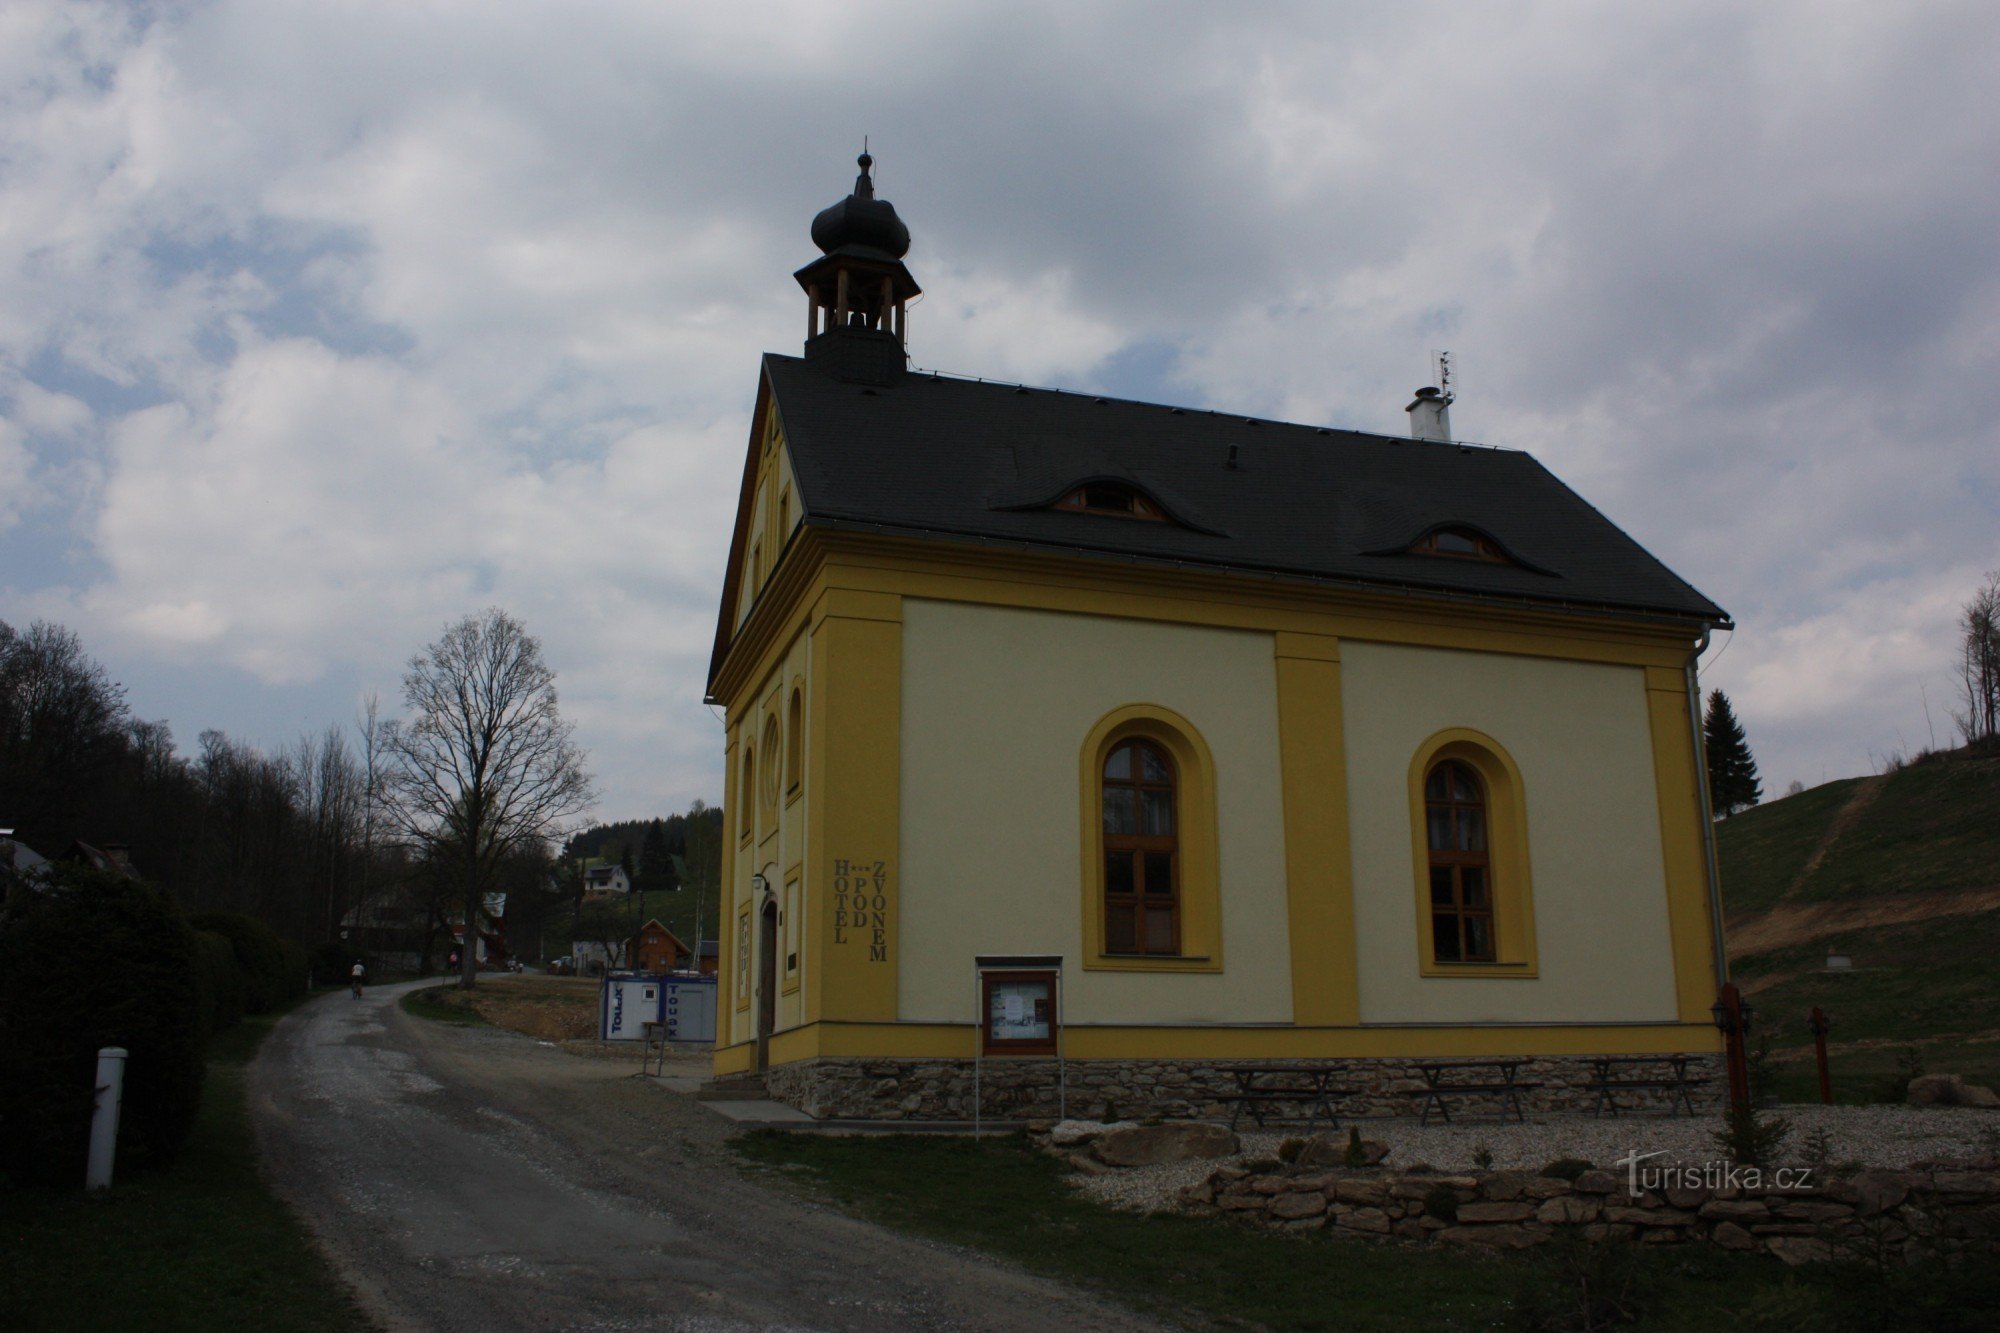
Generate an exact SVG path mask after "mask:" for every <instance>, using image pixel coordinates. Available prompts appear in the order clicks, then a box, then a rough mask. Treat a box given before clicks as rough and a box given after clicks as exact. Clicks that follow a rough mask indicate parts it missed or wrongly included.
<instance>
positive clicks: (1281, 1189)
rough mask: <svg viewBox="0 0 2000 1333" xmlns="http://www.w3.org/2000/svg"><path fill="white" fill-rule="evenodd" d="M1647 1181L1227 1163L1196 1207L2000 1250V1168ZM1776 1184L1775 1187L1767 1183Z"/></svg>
mask: <svg viewBox="0 0 2000 1333" xmlns="http://www.w3.org/2000/svg"><path fill="white" fill-rule="evenodd" d="M1742 1179H1743V1178H1741V1177H1739V1178H1738V1183H1730V1182H1728V1181H1725V1180H1721V1179H1718V1180H1716V1181H1715V1183H1712V1184H1710V1183H1700V1184H1689V1185H1674V1186H1670V1187H1667V1188H1661V1189H1647V1188H1643V1187H1642V1188H1640V1189H1639V1191H1638V1192H1637V1193H1636V1194H1635V1193H1632V1192H1631V1191H1630V1189H1629V1185H1630V1183H1631V1182H1630V1180H1629V1178H1628V1177H1627V1176H1626V1175H1624V1174H1622V1173H1614V1172H1610V1171H1586V1172H1584V1173H1582V1174H1581V1175H1579V1176H1577V1177H1576V1179H1574V1180H1564V1179H1558V1178H1555V1177H1550V1176H1538V1175H1530V1174H1527V1173H1525V1172H1518V1171H1491V1172H1484V1173H1481V1174H1478V1175H1470V1176H1445V1175H1386V1174H1383V1173H1381V1172H1377V1171H1311V1170H1305V1171H1299V1170H1293V1169H1288V1168H1285V1167H1282V1166H1274V1167H1271V1168H1268V1169H1266V1170H1261V1171H1260V1170H1248V1169H1245V1168H1243V1167H1237V1166H1225V1167H1220V1168H1218V1169H1217V1170H1216V1171H1215V1172H1214V1173H1213V1174H1212V1175H1210V1176H1209V1178H1208V1179H1207V1180H1206V1181H1205V1182H1203V1183H1202V1184H1199V1185H1192V1186H1189V1187H1188V1188H1187V1189H1186V1190H1184V1191H1183V1192H1182V1202H1183V1204H1184V1206H1186V1207H1187V1208H1189V1209H1190V1210H1192V1211H1195V1212H1205V1213H1220V1214H1223V1215H1225V1216H1229V1217H1234V1218H1238V1219H1241V1220H1244V1221H1248V1222H1255V1223H1261V1224H1263V1225H1265V1226H1272V1227H1282V1228H1285V1229H1288V1230H1305V1229H1320V1228H1333V1229H1338V1230H1341V1231H1345V1232H1350V1233H1353V1234H1355V1235H1364V1236H1378V1237H1392V1236H1393V1237H1399V1238H1402V1239H1406V1240H1421V1241H1430V1240H1435V1241H1445V1242H1452V1243H1459V1244H1466V1245H1477V1246H1484V1247H1487V1248H1491V1249H1525V1248H1528V1247H1531V1246H1535V1245H1539V1244H1542V1243H1544V1242H1545V1241H1548V1240H1550V1239H1552V1238H1554V1237H1555V1236H1556V1235H1558V1234H1560V1233H1569V1234H1574V1235H1576V1236H1580V1237H1581V1238H1583V1239H1584V1240H1587V1241H1593V1242H1596V1241H1637V1242H1640V1243H1642V1244H1649V1245H1674V1244H1682V1243H1688V1242H1699V1243H1708V1244H1714V1245H1720V1246H1722V1247H1723V1248H1725V1249H1731V1250H1764V1251H1767V1252H1769V1253H1771V1254H1774V1255H1776V1256H1778V1257H1779V1258H1780V1259H1783V1260H1784V1261H1785V1262H1786V1263H1790V1264H1802V1263H1813V1262H1821V1261H1826V1260H1831V1259H1841V1258H1865V1259H1870V1260H1874V1261H1880V1260H1883V1259H1901V1260H1904V1261H1913V1260H1915V1259H1917V1258H1919V1257H1921V1256H1923V1255H1926V1254H1930V1253H1935V1252H1938V1251H1942V1250H1953V1249H1973V1250H1978V1251H1982V1252H1987V1253H2000V1167H1996V1165H1995V1164H1993V1163H1985V1164H1983V1165H1973V1166H1968V1167H1957V1168H1949V1169H1947V1168H1936V1169H1923V1170H1919V1169H1911V1170H1905V1171H1863V1172H1861V1173H1859V1174H1857V1175H1854V1176H1852V1177H1838V1176H1829V1175H1827V1174H1826V1173H1825V1172H1813V1173H1810V1176H1809V1182H1810V1183H1806V1184H1803V1185H1801V1184H1797V1183H1793V1182H1794V1181H1795V1177H1787V1178H1786V1181H1787V1184H1788V1185H1789V1187H1787V1188H1778V1187H1777V1182H1776V1181H1775V1180H1773V1179H1771V1178H1770V1177H1759V1178H1757V1180H1756V1182H1755V1183H1742ZM1766 1186H1768V1187H1766Z"/></svg>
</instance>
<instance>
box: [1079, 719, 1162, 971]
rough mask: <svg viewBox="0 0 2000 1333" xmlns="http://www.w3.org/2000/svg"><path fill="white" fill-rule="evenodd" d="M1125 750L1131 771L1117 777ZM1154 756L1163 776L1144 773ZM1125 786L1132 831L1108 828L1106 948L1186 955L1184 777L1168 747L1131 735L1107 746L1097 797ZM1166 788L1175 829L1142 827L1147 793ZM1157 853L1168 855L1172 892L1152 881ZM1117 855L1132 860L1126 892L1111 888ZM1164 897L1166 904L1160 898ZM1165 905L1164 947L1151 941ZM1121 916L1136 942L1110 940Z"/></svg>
mask: <svg viewBox="0 0 2000 1333" xmlns="http://www.w3.org/2000/svg"><path fill="white" fill-rule="evenodd" d="M1121 754H1129V755H1130V756H1131V760H1130V776H1128V777H1124V778H1114V777H1112V776H1111V775H1110V773H1109V771H1108V770H1109V769H1110V767H1111V763H1112V761H1113V760H1115V759H1116V758H1117V757H1118V756H1119V755H1121ZM1146 755H1151V756H1153V757H1154V759H1156V760H1157V761H1158V763H1159V764H1160V766H1161V767H1162V768H1164V769H1165V770H1166V777H1165V778H1164V779H1163V780H1152V781H1148V780H1147V778H1146V776H1145V765H1144V756H1146ZM1116 791H1124V792H1130V793H1131V794H1132V821H1133V826H1134V831H1133V832H1131V833H1113V832H1111V830H1110V829H1109V828H1108V827H1107V828H1106V829H1105V832H1104V874H1105V885H1104V903H1103V908H1104V952H1105V953H1106V954H1107V955H1109V956H1111V957H1115V958H1178V957H1180V956H1181V886H1180V878H1181V876H1180V859H1181V858H1180V826H1181V817H1180V782H1179V778H1178V765H1176V764H1175V763H1174V757H1173V755H1172V754H1170V753H1169V752H1168V750H1167V748H1166V746H1164V745H1162V744H1160V743H1159V742H1158V741H1155V740H1153V739H1152V738H1151V737H1149V736H1144V735H1135V736H1126V737H1123V738H1121V739H1120V740H1118V741H1117V742H1115V743H1114V744H1112V745H1111V747H1110V748H1109V749H1108V750H1106V751H1105V755H1104V767H1103V768H1102V769H1100V770H1099V772H1098V800H1099V801H1100V802H1101V806H1103V807H1108V806H1109V805H1110V803H1111V796H1112V793H1113V792H1116ZM1149 792H1150V793H1160V792H1164V793H1165V794H1166V797H1167V813H1168V819H1169V821H1170V825H1171V831H1170V832H1167V833H1144V832H1140V831H1138V830H1139V829H1140V828H1141V827H1143V824H1144V810H1145V803H1146V795H1147V793H1149ZM1154 856H1165V857H1166V858H1167V892H1166V893H1165V894H1164V895H1161V894H1158V893H1155V892H1152V891H1151V890H1150V889H1149V888H1148V886H1147V871H1148V865H1147V862H1148V859H1149V858H1151V857H1154ZM1114 859H1117V860H1123V861H1127V863H1128V864H1129V866H1130V875H1131V878H1130V879H1129V880H1128V881H1127V882H1128V883H1129V884H1131V885H1132V888H1131V891H1130V892H1127V893H1114V892H1113V891H1112V889H1111V865H1112V862H1113V860H1114ZM1161 897H1164V898H1165V899H1166V901H1165V902H1164V904H1163V903H1161V902H1159V901H1157V900H1158V899H1160V898H1161ZM1161 910H1164V911H1165V913H1166V917H1167V944H1166V947H1165V948H1160V949H1155V948H1151V947H1149V946H1148V943H1147V938H1148V936H1149V935H1150V934H1151V930H1150V928H1149V927H1150V919H1151V917H1152V916H1153V915H1154V914H1155V913H1156V912H1159V911H1161ZM1121 916H1129V917H1130V918H1131V921H1130V930H1131V937H1132V947H1131V948H1129V949H1115V948H1113V947H1112V944H1111V940H1112V938H1113V937H1114V935H1116V934H1117V933H1118V932H1117V931H1115V930H1114V929H1113V923H1114V922H1115V921H1117V919H1118V918H1119V917H1121Z"/></svg>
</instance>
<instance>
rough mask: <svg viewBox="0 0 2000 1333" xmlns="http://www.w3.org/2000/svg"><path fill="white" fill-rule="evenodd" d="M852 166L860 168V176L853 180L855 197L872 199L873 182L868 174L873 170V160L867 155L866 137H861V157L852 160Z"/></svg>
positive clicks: (873, 191)
mask: <svg viewBox="0 0 2000 1333" xmlns="http://www.w3.org/2000/svg"><path fill="white" fill-rule="evenodd" d="M854 165H855V166H857V167H860V168H861V174H860V175H859V176H856V177H855V178H854V194H855V197H856V198H860V199H873V198H874V197H875V181H874V178H873V177H871V176H870V175H869V174H868V173H869V172H870V171H872V170H873V169H874V167H875V159H874V158H873V157H870V156H869V154H868V136H867V135H865V134H864V135H862V136H861V156H860V157H857V158H855V159H854Z"/></svg>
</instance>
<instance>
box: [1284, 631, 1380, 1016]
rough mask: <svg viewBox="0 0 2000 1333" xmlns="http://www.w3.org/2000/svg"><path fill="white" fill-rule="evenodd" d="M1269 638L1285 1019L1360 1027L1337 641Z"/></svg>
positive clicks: (1287, 635) (1317, 636)
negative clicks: (1287, 1000)
mask: <svg viewBox="0 0 2000 1333" xmlns="http://www.w3.org/2000/svg"><path fill="white" fill-rule="evenodd" d="M1274 637H1275V641H1276V644H1275V649H1274V652H1275V656H1276V665H1277V672H1278V759H1279V767H1280V772H1281V774H1282V777H1283V782H1284V793H1285V795H1284V801H1285V888H1286V904H1287V913H1288V925H1289V933H1290V936H1291V963H1292V1022H1294V1023H1296V1024H1301V1025H1304V1024H1311V1025H1315V1026H1317V1025H1324V1024H1350V1023H1356V1022H1359V1021H1360V1014H1361V1002H1360V993H1359V988H1358V984H1357V981H1356V976H1355V957H1354V878H1353V868H1352V862H1351V859H1350V857H1349V854H1348V845H1347V754H1346V742H1345V739H1344V738H1343V736H1342V733H1341V700H1340V640H1339V639H1336V638H1333V637H1331V636H1328V635H1320V634H1292V633H1280V634H1277V635H1276V636H1274Z"/></svg>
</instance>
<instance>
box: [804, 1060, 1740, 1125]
mask: <svg viewBox="0 0 2000 1333" xmlns="http://www.w3.org/2000/svg"><path fill="white" fill-rule="evenodd" d="M1521 1058H1523V1059H1525V1060H1526V1061H1527V1063H1526V1064H1524V1065H1523V1066H1522V1067H1521V1071H1520V1075H1519V1077H1520V1081H1521V1082H1523V1083H1534V1084H1540V1085H1541V1086H1540V1087H1537V1088H1534V1089H1530V1090H1527V1091H1523V1092H1522V1093H1521V1094H1520V1097H1521V1103H1522V1105H1523V1106H1524V1107H1526V1108H1527V1109H1528V1110H1530V1111H1583V1110H1588V1109H1590V1106H1591V1102H1592V1098H1593V1094H1591V1093H1590V1092H1588V1091H1586V1087H1587V1085H1588V1083H1589V1081H1590V1061H1589V1060H1588V1059H1587V1058H1586V1057H1582V1056H1524V1057H1521ZM1260 1063H1261V1064H1288V1065H1310V1064H1319V1063H1330V1064H1338V1065H1340V1066H1341V1071H1340V1073H1339V1074H1337V1075H1336V1076H1335V1080H1334V1081H1335V1083H1336V1085H1338V1086H1345V1087H1352V1088H1357V1089H1359V1091H1358V1092H1357V1093H1356V1094H1355V1095H1353V1096H1349V1097H1343V1098H1341V1099H1339V1100H1338V1101H1336V1102H1335V1103H1334V1104H1335V1107H1336V1108H1337V1109H1338V1111H1339V1113H1340V1116H1341V1119H1342V1120H1343V1121H1345V1120H1347V1119H1348V1118H1350V1117H1355V1118H1368V1117H1376V1116H1402V1115H1416V1114H1418V1112H1419V1111H1421V1110H1422V1107H1423V1098H1422V1096H1421V1093H1422V1091H1423V1087H1424V1080H1423V1075H1422V1074H1421V1073H1419V1072H1418V1070H1417V1066H1416V1063H1415V1062H1413V1061H1411V1060H1408V1059H1365V1060H1361V1059H1357V1060H1339V1061H1323V1062H1321V1061H1309V1060H1287V1061H1255V1060H1248V1061H1212V1060H1203V1061H1191V1060H1071V1061H1069V1062H1068V1064H1067V1067H1066V1069H1065V1073H1064V1079H1063V1084H1064V1091H1065V1092H1066V1097H1064V1098H1062V1099H1059V1098H1058V1095H1057V1092H1058V1089H1057V1076H1056V1068H1057V1067H1056V1063H1055V1061H1053V1060H1031V1059H1021V1058H1018V1057H1015V1058H1006V1059H993V1060H986V1061H983V1062H981V1065H980V1069H979V1084H980V1089H979V1101H980V1105H979V1113H980V1115H981V1116H982V1117H984V1118H988V1119H995V1120H1031V1119H1046V1118H1057V1117H1060V1116H1062V1115H1065V1114H1067V1115H1068V1116H1071V1117H1079V1116H1081V1117H1088V1118H1093V1119H1095V1118H1098V1117H1101V1116H1105V1115H1106V1113H1107V1111H1108V1112H1110V1113H1112V1115H1113V1116H1125V1115H1137V1116H1153V1115H1158V1116H1166V1117H1169V1118H1173V1119H1218V1118H1221V1119H1226V1118H1227V1117H1228V1116H1229V1115H1231V1114H1232V1113H1233V1112H1234V1110H1235V1107H1234V1106H1233V1105H1232V1104H1231V1103H1229V1102H1226V1101H1223V1100H1221V1098H1222V1095H1223V1094H1226V1093H1229V1092H1233V1091H1235V1087H1236V1084H1235V1080H1234V1079H1232V1078H1231V1077H1230V1076H1229V1075H1227V1074H1224V1073H1222V1072H1220V1070H1219V1069H1218V1068H1217V1066H1218V1065H1219V1064H1232V1065H1233V1064H1260ZM1689 1072H1690V1074H1691V1075H1695V1076H1700V1077H1706V1078H1707V1079H1708V1080H1709V1082H1707V1083H1706V1084H1704V1085H1703V1086H1702V1087H1700V1088H1698V1089H1697V1090H1696V1092H1695V1105H1696V1106H1697V1107H1702V1108H1704V1109H1706V1108H1709V1107H1713V1106H1714V1105H1715V1103H1716V1099H1717V1096H1718V1089H1719V1087H1720V1083H1719V1078H1720V1074H1721V1058H1720V1057H1719V1056H1710V1055H1698V1056H1691V1057H1690V1058H1689ZM765 1084H766V1086H767V1087H768V1088H769V1089H770V1094H771V1096H773V1097H775V1098H776V1099H778V1100H779V1101H782V1102H786V1103H789V1104H790V1105H792V1106H796V1107H798V1108H799V1109H800V1110H802V1111H805V1112H807V1113H808V1114H811V1115H815V1116H820V1117H823V1118H836V1119H843V1120H846V1119H854V1120H969V1119H971V1118H972V1115H973V1104H972V1085H973V1065H972V1061H970V1060H907V1059H876V1060H866V1059H831V1058H828V1059H813V1060H799V1061H795V1062H794V1063H792V1064H788V1065H780V1066H777V1067H776V1068H773V1069H772V1070H770V1071H769V1073H768V1074H767V1075H766V1079H765ZM1704 1094H1706V1096H1704ZM1618 1097H1619V1105H1620V1106H1621V1107H1622V1108H1628V1109H1643V1110H1665V1109H1666V1094H1664V1093H1661V1092H1653V1091H1644V1092H1632V1091H1629V1090H1620V1092H1619V1094H1618ZM1059 1102H1060V1105H1059ZM1499 1105H1500V1103H1499V1101H1498V1100H1497V1099H1495V1098H1492V1097H1467V1098H1454V1099H1453V1103H1452V1109H1453V1111H1457V1110H1458V1109H1459V1108H1460V1107H1461V1106H1463V1107H1464V1108H1465V1109H1466V1110H1468V1111H1471V1112H1473V1113H1475V1114H1483V1115H1491V1114H1493V1113H1494V1112H1495V1111H1497V1110H1498V1109H1499ZM1287 1109H1288V1111H1292V1110H1296V1111H1297V1112H1298V1113H1300V1114H1302V1113H1303V1109H1304V1108H1287Z"/></svg>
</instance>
